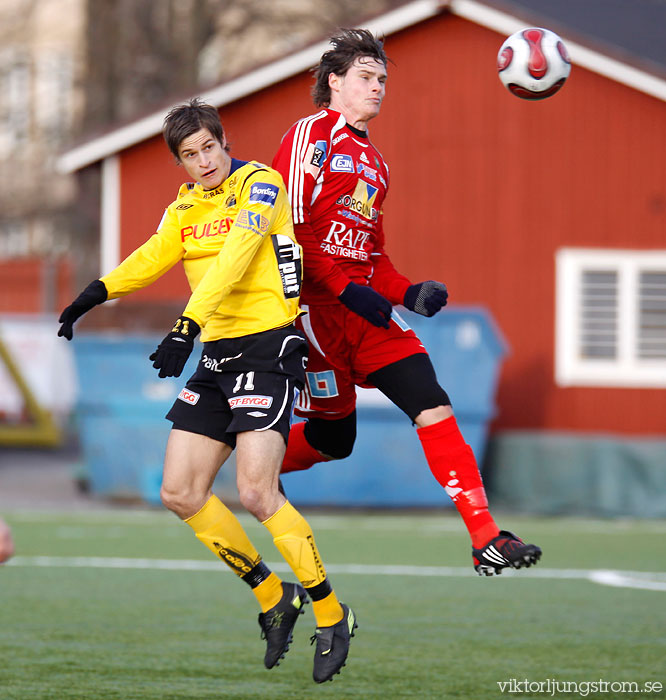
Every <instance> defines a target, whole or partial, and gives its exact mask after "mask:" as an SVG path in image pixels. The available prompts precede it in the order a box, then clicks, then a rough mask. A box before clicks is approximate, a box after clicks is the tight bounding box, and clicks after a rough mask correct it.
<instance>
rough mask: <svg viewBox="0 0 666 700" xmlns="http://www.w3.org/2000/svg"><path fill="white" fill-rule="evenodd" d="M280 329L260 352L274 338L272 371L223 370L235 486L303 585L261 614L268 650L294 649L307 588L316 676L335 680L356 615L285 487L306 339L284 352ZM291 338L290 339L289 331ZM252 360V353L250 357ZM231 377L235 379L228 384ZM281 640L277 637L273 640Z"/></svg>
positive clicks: (265, 350) (266, 347)
mask: <svg viewBox="0 0 666 700" xmlns="http://www.w3.org/2000/svg"><path fill="white" fill-rule="evenodd" d="M284 333H288V331H283V330H281V331H275V332H273V333H272V334H271V338H266V337H264V338H262V348H263V349H262V352H263V353H268V352H269V350H270V347H272V342H273V340H275V341H276V342H275V347H276V348H279V351H280V354H279V357H276V362H275V365H274V368H273V371H253V370H248V371H246V372H244V373H243V374H242V375H240V374H239V375H237V376H234V375H235V372H232V373H229V375H227V374H226V373H223V376H222V379H221V382H222V385H223V387H224V390H225V393H226V395H227V396H230V397H231V398H230V399H229V405H230V406H231V410H232V413H233V419H232V421H231V423H230V424H229V426H228V429H227V430H228V432H230V433H235V434H236V435H237V452H236V467H237V484H238V492H239V495H240V499H241V502H242V503H243V505H244V506H245V507H246V508H247V509H248V511H249V512H251V513H252V514H253V515H255V517H256V518H257V519H258V520H260V521H261V522H262V523H263V525H264V526H265V527H266V529H267V530H268V531H269V532H270V534H271V535H272V537H273V541H274V543H275V546H276V547H277V549H278V550H279V552H280V553H281V554H282V556H283V557H284V559H285V561H286V562H287V563H288V564H289V566H290V567H291V568H292V570H293V571H294V573H295V574H296V576H297V577H298V579H299V580H300V581H301V584H302V587H301V586H297V587H296V588H295V589H294V591H291V592H289V591H288V590H287V589H288V587H287V586H286V585H285V586H284V589H285V595H284V596H283V598H282V599H281V600H280V601H279V603H278V604H277V605H276V606H275V607H274V608H273V609H271V610H269V611H266V612H265V613H264V614H263V615H261V616H260V618H259V619H260V624H261V627H262V631H263V633H264V635H265V636H266V638H267V642H268V644H267V647H268V651H267V655H268V653H269V652H270V650H271V648H274V647H276V646H277V645H278V644H280V643H282V644H284V645H285V650H286V647H288V642H289V640H290V639H291V631H292V629H293V626H294V624H295V622H296V619H297V618H298V613H299V612H300V607H297V608H296V609H295V606H294V600H295V596H296V595H298V596H299V599H300V601H301V604H302V601H303V599H304V598H305V591H307V593H308V595H309V596H310V598H311V599H312V602H313V610H314V614H315V618H316V620H317V629H318V630H319V632H317V636H318V638H319V637H321V639H322V644H328V646H325V647H324V648H322V647H321V644H318V645H317V652H315V663H314V674H313V675H314V678H315V680H316V681H318V682H322V681H324V680H329V679H330V678H331V677H332V676H333V675H334V674H335V673H338V672H339V671H340V669H341V668H342V666H343V665H344V663H345V660H346V658H347V654H348V651H349V643H350V638H351V636H352V633H353V629H354V626H355V617H354V613H353V612H352V611H351V610H349V608H347V607H346V606H344V605H343V604H341V603H340V602H339V601H338V599H337V597H336V594H335V592H334V591H333V588H332V586H331V583H330V581H329V579H328V577H327V575H326V570H325V568H324V565H323V563H322V560H321V556H320V555H319V551H318V549H317V545H316V543H315V539H314V535H313V533H312V529H311V528H310V525H309V524H308V522H307V521H306V520H305V518H304V517H303V516H302V515H301V513H299V512H298V511H297V510H296V508H294V507H293V505H292V504H291V503H289V502H288V501H287V500H286V498H285V497H284V496H283V495H282V494H281V493H280V492H279V489H278V481H279V473H280V466H281V464H282V460H283V457H284V452H285V445H286V440H287V436H288V435H289V426H290V423H291V414H292V409H293V402H294V399H295V397H296V395H297V394H298V389H300V388H301V387H302V386H303V378H304V377H303V373H304V370H303V362H302V358H303V356H304V354H305V352H306V350H307V347H306V344H305V342H303V343H302V344H301V345H300V346H299V345H297V344H296V343H293V344H292V345H287V346H286V347H287V350H289V348H291V353H290V354H285V351H284V347H285V343H284V342H283V338H282V335H284ZM289 337H291V336H289ZM245 362H247V363H249V366H251V364H252V358H251V357H250V356H249V354H248V357H246V358H245ZM230 380H231V381H230ZM275 640H277V641H275Z"/></svg>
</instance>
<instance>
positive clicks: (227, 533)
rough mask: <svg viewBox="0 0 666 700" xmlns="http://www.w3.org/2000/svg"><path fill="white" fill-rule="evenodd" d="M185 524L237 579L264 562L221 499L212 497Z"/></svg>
mask: <svg viewBox="0 0 666 700" xmlns="http://www.w3.org/2000/svg"><path fill="white" fill-rule="evenodd" d="M185 522H186V523H187V524H188V525H189V526H190V527H191V528H192V529H193V530H194V534H195V535H196V536H197V537H198V538H199V539H200V540H201V541H202V542H203V543H204V544H205V545H206V547H208V549H210V551H211V552H213V554H215V555H216V556H218V557H220V559H222V561H223V562H224V563H225V564H226V565H227V566H229V568H230V569H231V570H232V571H233V572H234V573H235V574H236V575H237V576H241V577H243V576H245V575H246V574H249V573H250V571H252V569H254V567H255V566H257V565H258V564H259V563H260V562H261V557H260V556H259V553H258V552H257V550H256V549H255V548H254V545H253V544H252V542H250V540H249V538H248V536H247V535H246V534H245V530H243V526H242V525H241V524H240V523H239V522H238V519H237V518H236V516H235V515H234V514H233V513H232V512H231V511H230V510H229V509H228V508H227V507H226V506H225V505H224V503H222V501H220V499H219V498H218V497H217V496H211V497H210V498H209V499H208V500H207V501H206V503H205V504H204V505H203V507H202V508H201V510H200V511H199V512H198V513H195V514H194V515H193V516H191V517H189V518H187V519H186V520H185ZM273 575H274V574H273ZM267 576H268V574H266V577H267ZM275 578H277V576H275ZM278 581H279V579H278ZM257 585H259V582H257Z"/></svg>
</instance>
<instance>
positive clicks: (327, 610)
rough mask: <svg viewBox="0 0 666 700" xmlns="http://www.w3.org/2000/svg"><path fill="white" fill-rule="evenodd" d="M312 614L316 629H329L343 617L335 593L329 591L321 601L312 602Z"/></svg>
mask: <svg viewBox="0 0 666 700" xmlns="http://www.w3.org/2000/svg"><path fill="white" fill-rule="evenodd" d="M312 612H313V613H314V616H315V620H317V627H330V626H331V625H334V624H335V623H336V622H340V620H342V617H343V612H342V608H341V607H340V603H339V602H338V598H337V596H336V595H335V591H331V592H330V593H329V594H328V595H327V596H326V597H325V598H323V599H322V600H313V601H312Z"/></svg>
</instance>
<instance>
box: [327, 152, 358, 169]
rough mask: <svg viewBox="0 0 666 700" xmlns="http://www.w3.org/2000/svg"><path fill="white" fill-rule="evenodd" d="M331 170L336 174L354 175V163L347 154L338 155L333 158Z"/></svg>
mask: <svg viewBox="0 0 666 700" xmlns="http://www.w3.org/2000/svg"><path fill="white" fill-rule="evenodd" d="M331 170H332V171H333V172H334V173H353V172H354V161H353V160H352V157H351V156H350V155H348V154H347V153H336V154H335V155H334V156H332V157H331Z"/></svg>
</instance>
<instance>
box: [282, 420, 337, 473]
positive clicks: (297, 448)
mask: <svg viewBox="0 0 666 700" xmlns="http://www.w3.org/2000/svg"><path fill="white" fill-rule="evenodd" d="M304 431H305V422H304V421H303V422H301V423H294V425H292V426H291V430H290V431H289V440H288V442H287V451H286V452H285V455H284V459H283V460H282V469H281V470H280V473H281V474H286V473H287V472H297V471H302V470H303V469H309V468H310V467H311V466H312V465H313V464H316V463H317V462H328V461H329V460H328V459H326V457H324V456H323V455H322V454H321V452H319V451H318V450H315V448H314V447H312V445H311V444H310V443H309V442H308V441H307V440H306V439H305V432H304Z"/></svg>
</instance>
